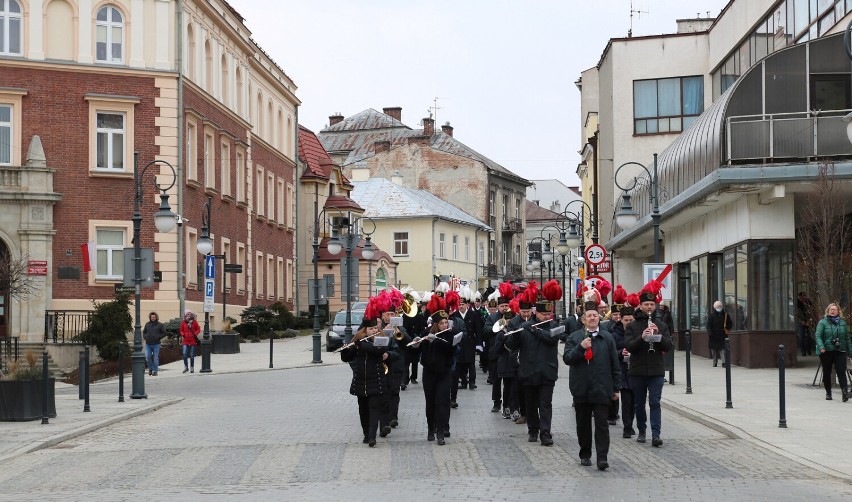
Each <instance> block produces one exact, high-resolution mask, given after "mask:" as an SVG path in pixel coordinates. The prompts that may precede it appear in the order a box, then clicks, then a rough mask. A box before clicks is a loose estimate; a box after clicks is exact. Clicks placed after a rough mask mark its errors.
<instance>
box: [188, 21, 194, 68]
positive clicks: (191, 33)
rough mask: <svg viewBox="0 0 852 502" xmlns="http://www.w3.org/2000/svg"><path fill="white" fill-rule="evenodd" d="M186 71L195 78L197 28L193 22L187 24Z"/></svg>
mask: <svg viewBox="0 0 852 502" xmlns="http://www.w3.org/2000/svg"><path fill="white" fill-rule="evenodd" d="M186 73H187V75H188V76H189V78H191V79H193V80H195V30H194V29H193V28H192V23H190V24H188V25H187V26H186Z"/></svg>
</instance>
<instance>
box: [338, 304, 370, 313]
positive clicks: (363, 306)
mask: <svg viewBox="0 0 852 502" xmlns="http://www.w3.org/2000/svg"><path fill="white" fill-rule="evenodd" d="M352 310H367V302H355V303H353V304H352ZM343 311H344V312H346V309H343Z"/></svg>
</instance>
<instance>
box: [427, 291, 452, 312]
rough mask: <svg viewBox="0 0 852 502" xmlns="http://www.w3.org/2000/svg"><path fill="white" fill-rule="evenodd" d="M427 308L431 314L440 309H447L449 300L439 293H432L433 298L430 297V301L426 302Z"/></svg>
mask: <svg viewBox="0 0 852 502" xmlns="http://www.w3.org/2000/svg"><path fill="white" fill-rule="evenodd" d="M426 310H428V311H429V314H434V313H435V312H438V311H439V310H443V311H446V310H447V302H446V300H444V299H443V298H441V297H440V296H438V295H432V298H430V299H429V303H427V304H426Z"/></svg>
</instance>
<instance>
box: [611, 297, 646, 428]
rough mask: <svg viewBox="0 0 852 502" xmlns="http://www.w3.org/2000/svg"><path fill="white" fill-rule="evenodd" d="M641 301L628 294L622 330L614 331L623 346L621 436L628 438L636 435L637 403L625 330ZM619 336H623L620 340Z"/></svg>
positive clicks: (614, 336)
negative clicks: (630, 371)
mask: <svg viewBox="0 0 852 502" xmlns="http://www.w3.org/2000/svg"><path fill="white" fill-rule="evenodd" d="M639 303H640V302H639V295H638V294H636V293H631V294H629V295H627V301H625V302H624V305H622V306H621V326H622V329H621V330H620V331H618V330H615V331H614V332H613V338H615V344H616V346H617V347H619V348H621V353H619V354H618V360H619V362H620V364H621V392H620V393H619V394H620V395H621V426H622V427H623V433H622V435H621V437H623V438H628V439H629V438H632V437H633V436H635V435H636V430H635V429H633V418H634V417H635V416H636V404H635V402H634V398H633V389H631V388H630V377H629V375H628V373H627V372H628V369H629V362H630V352H628V351H627V337H626V336H625V335H624V331H625V330H626V329H627V326H629V325H630V323H632V322H633V312H634V309H635V307H634V306H635V305H639ZM619 336H620V337H621V341H620V342H619Z"/></svg>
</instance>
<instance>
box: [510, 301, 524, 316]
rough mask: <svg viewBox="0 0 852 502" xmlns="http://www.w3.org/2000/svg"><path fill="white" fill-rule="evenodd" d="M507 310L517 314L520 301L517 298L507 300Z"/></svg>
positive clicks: (519, 308)
mask: <svg viewBox="0 0 852 502" xmlns="http://www.w3.org/2000/svg"><path fill="white" fill-rule="evenodd" d="M509 310H511V311H512V312H513V313H515V314H517V313H518V312H519V311H520V310H521V301H520V300H519V299H518V298H512V299H511V300H509Z"/></svg>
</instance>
